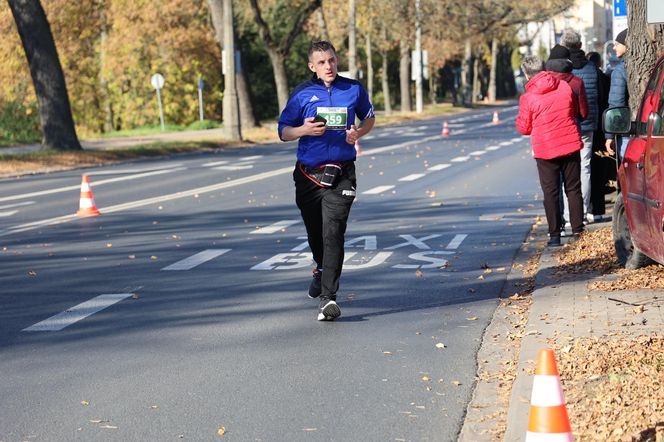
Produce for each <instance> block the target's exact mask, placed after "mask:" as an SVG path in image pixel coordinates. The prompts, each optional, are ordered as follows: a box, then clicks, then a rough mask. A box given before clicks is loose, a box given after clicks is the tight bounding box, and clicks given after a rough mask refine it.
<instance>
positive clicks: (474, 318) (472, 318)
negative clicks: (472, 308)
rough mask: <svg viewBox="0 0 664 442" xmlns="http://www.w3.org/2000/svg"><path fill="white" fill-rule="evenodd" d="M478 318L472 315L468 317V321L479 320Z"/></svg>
mask: <svg viewBox="0 0 664 442" xmlns="http://www.w3.org/2000/svg"><path fill="white" fill-rule="evenodd" d="M478 319H479V318H478V317H477V316H471V317H470V318H466V321H477V320H478Z"/></svg>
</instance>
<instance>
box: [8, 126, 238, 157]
mask: <svg viewBox="0 0 664 442" xmlns="http://www.w3.org/2000/svg"><path fill="white" fill-rule="evenodd" d="M225 138H226V136H225V135H224V130H223V128H218V129H202V130H187V131H181V132H165V133H155V134H151V135H137V136H134V137H117V138H107V139H98V140H88V141H81V146H82V147H83V149H85V150H108V149H120V148H127V147H134V146H140V145H144V144H152V143H156V142H158V141H219V140H224V139H225ZM40 148H41V146H40V145H39V144H29V145H25V146H15V147H3V148H0V154H14V153H28V152H36V151H38V150H39V149H40Z"/></svg>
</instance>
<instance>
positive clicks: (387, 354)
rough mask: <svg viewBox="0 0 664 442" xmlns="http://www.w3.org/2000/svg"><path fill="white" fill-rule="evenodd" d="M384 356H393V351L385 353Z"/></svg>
mask: <svg viewBox="0 0 664 442" xmlns="http://www.w3.org/2000/svg"><path fill="white" fill-rule="evenodd" d="M383 354H384V355H385V356H392V352H391V351H384V352H383Z"/></svg>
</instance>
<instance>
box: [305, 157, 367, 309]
mask: <svg viewBox="0 0 664 442" xmlns="http://www.w3.org/2000/svg"><path fill="white" fill-rule="evenodd" d="M293 180H294V181H295V202H296V203H297V207H298V208H299V209H300V213H301V214H302V219H303V220H304V225H305V226H306V228H307V238H308V241H309V247H310V248H311V252H312V254H313V257H314V261H316V265H317V266H318V268H319V269H322V270H323V276H322V278H321V285H322V293H321V296H322V297H329V298H330V299H336V294H337V290H339V278H340V276H341V267H342V265H343V262H344V235H345V233H346V223H347V221H348V215H349V214H350V207H351V205H352V204H353V201H354V200H355V186H356V179H355V165H354V164H352V163H351V164H348V165H347V166H346V167H344V169H343V172H342V174H341V176H340V177H339V178H338V179H337V182H336V184H335V185H334V186H333V187H330V188H323V187H320V186H318V185H317V184H315V183H314V182H312V181H311V180H310V179H309V178H307V176H306V175H304V174H303V173H302V171H300V168H299V167H298V166H297V165H296V166H295V171H294V172H293Z"/></svg>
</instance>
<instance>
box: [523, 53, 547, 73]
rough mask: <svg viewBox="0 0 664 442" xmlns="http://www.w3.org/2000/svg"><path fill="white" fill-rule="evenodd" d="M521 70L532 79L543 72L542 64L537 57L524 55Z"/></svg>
mask: <svg viewBox="0 0 664 442" xmlns="http://www.w3.org/2000/svg"><path fill="white" fill-rule="evenodd" d="M521 70H522V71H523V73H524V74H526V76H527V77H528V78H532V77H534V76H535V75H537V74H539V73H540V72H542V71H543V70H544V62H543V61H542V59H541V58H539V57H538V56H537V55H526V56H525V57H523V60H522V62H521Z"/></svg>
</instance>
